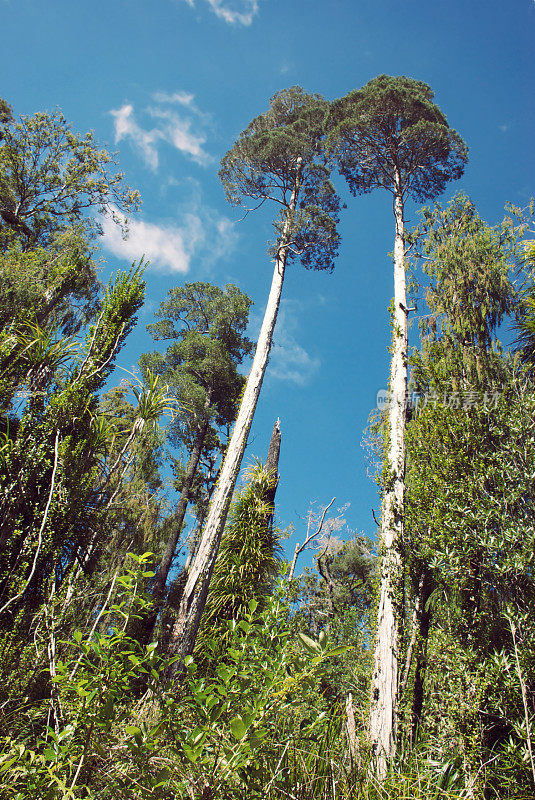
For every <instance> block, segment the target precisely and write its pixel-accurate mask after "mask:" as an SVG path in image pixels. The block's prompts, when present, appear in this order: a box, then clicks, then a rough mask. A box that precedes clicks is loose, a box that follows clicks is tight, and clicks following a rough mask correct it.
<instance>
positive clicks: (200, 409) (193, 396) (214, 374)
mask: <svg viewBox="0 0 535 800" xmlns="http://www.w3.org/2000/svg"><path fill="white" fill-rule="evenodd" d="M250 305H251V301H250V299H249V298H248V297H247V295H245V294H244V293H243V292H241V291H240V290H239V289H238V288H237V287H236V286H232V285H231V284H229V285H227V286H226V287H225V289H224V290H223V289H220V288H219V287H218V286H212V285H211V284H209V283H200V282H198V283H187V284H186V285H185V286H184V287H175V288H173V289H171V290H170V292H169V297H168V299H167V300H165V301H164V302H163V303H162V304H161V306H160V308H159V310H158V311H157V312H156V316H157V317H159V318H160V321H159V322H157V323H155V324H153V325H149V326H148V329H149V331H150V332H151V333H152V335H153V337H154V338H155V339H156V340H165V341H171V342H172V344H170V346H169V347H168V349H167V352H166V353H165V354H160V353H151V354H146V355H144V356H142V358H141V365H142V368H143V369H144V370H147V369H148V368H149V369H150V370H151V372H154V373H155V374H157V375H160V376H161V377H162V379H163V380H165V382H166V383H167V386H168V390H169V391H172V392H173V394H174V396H175V398H176V400H177V402H178V405H179V407H180V409H181V413H180V415H179V416H178V417H177V419H176V421H175V423H174V424H171V431H170V433H171V441H172V442H173V443H174V444H175V445H177V446H181V445H183V444H184V442H185V443H186V445H187V450H188V453H189V457H188V461H187V466H186V468H185V471H184V474H183V475H182V476H181V487H180V498H179V501H178V504H177V507H176V511H175V514H174V519H173V527H172V530H171V532H170V535H169V537H168V539H167V542H166V545H165V549H164V552H163V555H162V558H161V561H160V565H159V567H158V571H157V573H156V577H155V580H154V584H153V587H152V601H153V609H152V612H151V614H150V616H149V617H147V619H145V620H144V625H143V627H144V633H143V638H144V639H147V640H148V638H150V635H151V634H152V631H153V629H154V625H155V622H156V618H157V616H158V614H159V612H160V609H161V606H162V602H163V598H164V594H165V587H166V583H167V578H168V576H169V571H170V569H171V565H172V562H173V558H174V556H175V553H176V548H177V545H178V542H179V539H180V535H181V533H182V529H183V525H184V518H185V516H186V510H187V506H188V503H189V500H190V494H191V491H192V486H193V483H194V480H195V478H196V475H197V471H198V467H199V462H200V460H201V457H202V456H203V454H205V453H206V452H207V451H212V450H214V449H215V448H216V447H217V446H219V447H221V442H220V440H219V438H218V434H217V430H218V429H219V428H221V427H223V428H226V427H228V426H229V425H231V424H232V422H233V420H234V418H235V416H236V408H237V404H238V401H239V397H240V394H241V391H242V388H243V384H244V382H245V378H244V377H243V376H242V375H240V373H239V372H238V366H239V364H241V362H242V361H243V359H244V358H245V356H246V355H248V354H249V353H250V351H251V348H252V345H251V342H250V341H249V339H248V338H247V337H246V336H245V335H244V334H245V329H246V327H247V320H248V315H249V307H250Z"/></svg>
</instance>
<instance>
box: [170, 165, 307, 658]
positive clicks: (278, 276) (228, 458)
mask: <svg viewBox="0 0 535 800" xmlns="http://www.w3.org/2000/svg"><path fill="white" fill-rule="evenodd" d="M300 161H301V159H299V161H298V164H297V174H296V178H295V183H294V187H293V192H292V196H291V199H290V203H289V206H288V208H287V211H286V217H285V221H284V226H283V230H282V234H281V238H280V246H279V249H278V251H277V256H276V259H275V269H274V272H273V280H272V283H271V290H270V293H269V298H268V302H267V306H266V310H265V313H264V319H263V322H262V327H261V329H260V335H259V337H258V342H257V344H256V351H255V355H254V359H253V365H252V367H251V371H250V373H249V377H248V378H247V383H246V386H245V391H244V394H243V398H242V402H241V405H240V410H239V412H238V416H237V418H236V422H235V424H234V429H233V431H232V436H231V439H230V442H229V445H228V448H227V452H226V454H225V457H224V460H223V463H222V465H221V470H220V474H219V479H218V482H217V485H216V488H215V489H214V493H213V495H212V499H211V502H210V508H209V510H208V515H207V517H206V522H205V525H204V530H203V533H202V537H201V541H200V542H199V547H198V549H197V552H196V554H195V558H194V560H193V563H192V565H191V567H190V569H189V572H188V577H187V581H186V585H185V587H184V591H183V594H182V598H181V601H180V607H179V609H178V612H177V618H176V621H175V624H174V626H173V629H172V632H171V648H170V649H171V652H172V653H173V654H175V655H179V656H181V657H182V658H183V657H185V656H186V655H188V654H189V653H191V652H192V650H193V647H194V645H195V639H196V636H197V631H198V628H199V623H200V619H201V615H202V612H203V610H204V606H205V603H206V596H207V594H208V587H209V584H210V579H211V577H212V570H213V566H214V562H215V559H216V556H217V551H218V549H219V543H220V540H221V535H222V533H223V528H224V527H225V522H226V519H227V515H228V511H229V508H230V503H231V500H232V494H233V492H234V487H235V485H236V481H237V479H238V474H239V471H240V466H241V462H242V458H243V454H244V452H245V447H246V445H247V438H248V436H249V431H250V430H251V425H252V422H253V417H254V413H255V410H256V405H257V403H258V398H259V396H260V389H261V388H262V381H263V380H264V375H265V372H266V367H267V363H268V358H269V353H270V350H271V342H272V339H273V330H274V328H275V323H276V321H277V314H278V310H279V305H280V298H281V293H282V286H283V282H284V271H285V268H286V258H287V254H288V248H289V242H290V240H291V235H292V229H293V223H294V219H293V217H294V211H295V208H296V204H297V198H298V195H299V188H300V182H301V165H300Z"/></svg>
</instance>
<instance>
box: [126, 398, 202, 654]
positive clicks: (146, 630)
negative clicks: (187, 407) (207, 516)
mask: <svg viewBox="0 0 535 800" xmlns="http://www.w3.org/2000/svg"><path fill="white" fill-rule="evenodd" d="M210 402H211V393H210V392H208V393H207V395H206V400H205V403H204V419H203V420H202V421H201V423H200V424H199V428H198V430H197V435H196V437H195V443H194V445H193V450H192V451H191V454H190V457H189V461H188V466H187V468H186V475H185V477H184V483H183V484H182V491H181V493H180V499H179V501H178V504H177V507H176V513H175V519H174V525H173V533H172V534H171V536H170V537H169V539H168V540H167V544H166V547H165V551H164V554H163V556H162V560H161V562H160V566H159V567H158V571H157V573H156V577H155V579H154V584H153V587H152V608H151V609H150V612H149V613H148V614H147V616H146V617H145V618H142V619H139V620H136V628H137V629H138V631H139V634H138V635H137V636H136V638H137V639H138V640H139V641H140V642H141V643H142V644H146V643H147V642H149V641H150V638H151V636H152V634H153V631H154V626H155V625H156V620H157V619H158V614H159V613H160V610H161V607H162V603H163V599H164V595H165V586H166V583H167V578H168V577H169V571H170V569H171V564H172V563H173V558H174V555H175V551H176V548H177V544H178V542H179V539H180V534H181V533H182V527H183V524H184V517H185V516H186V510H187V507H188V503H189V494H190V491H191V487H192V485H193V480H194V478H195V475H196V474H197V468H198V466H199V460H200V457H201V453H202V449H203V446H204V442H205V439H206V434H207V433H208V426H209V418H208V409H209V408H210Z"/></svg>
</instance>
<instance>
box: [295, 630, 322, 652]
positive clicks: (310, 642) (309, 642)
mask: <svg viewBox="0 0 535 800" xmlns="http://www.w3.org/2000/svg"><path fill="white" fill-rule="evenodd" d="M297 637H298V639H299V642H300V644H301V645H302V646H303V647H304V648H305V650H306V651H307V652H309V653H319V652H320V650H321V648H320V646H319V644H318V643H317V642H315V641H314V639H311V638H310V636H307V635H306V633H298V634H297Z"/></svg>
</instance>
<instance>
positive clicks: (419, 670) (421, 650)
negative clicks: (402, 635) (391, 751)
mask: <svg viewBox="0 0 535 800" xmlns="http://www.w3.org/2000/svg"><path fill="white" fill-rule="evenodd" d="M430 624H431V612H430V611H427V610H426V608H425V604H424V606H423V609H422V615H421V617H420V637H419V642H418V653H417V656H416V669H415V671H414V688H413V690H412V711H411V744H412V745H414V743H415V742H416V736H417V735H418V727H419V725H420V720H421V718H422V709H423V706H424V687H425V673H426V671H427V643H428V641H429V627H430Z"/></svg>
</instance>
